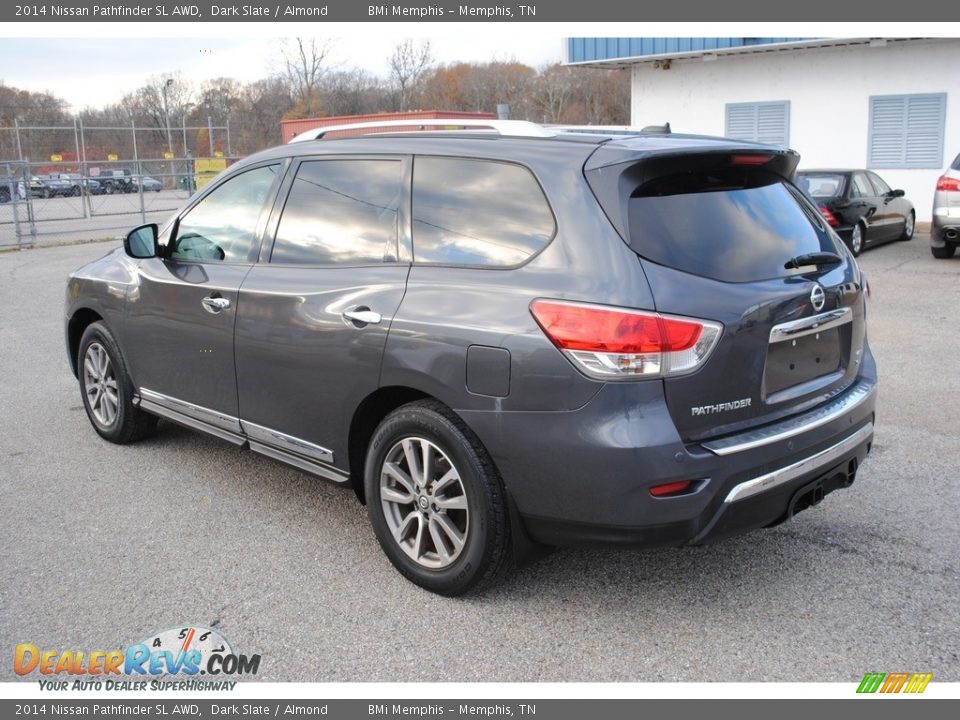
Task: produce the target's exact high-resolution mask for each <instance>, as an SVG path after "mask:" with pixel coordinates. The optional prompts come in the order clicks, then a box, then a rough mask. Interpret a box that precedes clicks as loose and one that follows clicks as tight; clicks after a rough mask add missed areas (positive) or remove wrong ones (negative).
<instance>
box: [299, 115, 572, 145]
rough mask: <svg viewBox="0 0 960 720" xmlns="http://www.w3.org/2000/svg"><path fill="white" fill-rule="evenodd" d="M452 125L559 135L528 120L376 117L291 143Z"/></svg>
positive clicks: (514, 134) (516, 134) (326, 129)
mask: <svg viewBox="0 0 960 720" xmlns="http://www.w3.org/2000/svg"><path fill="white" fill-rule="evenodd" d="M438 125H442V126H452V127H453V128H489V129H490V130H494V131H495V132H498V133H499V134H500V135H507V136H512V137H541V138H546V137H556V135H557V133H556V132H555V131H554V130H553V129H552V128H546V127H544V126H543V125H537V124H536V123H532V122H528V121H526V120H493V119H490V120H485V119H482V118H417V119H408V120H374V121H372V122H362V123H349V124H347V125H328V126H326V127H319V128H315V129H313V130H307V131H306V132H302V133H300V134H299V135H296V136H295V137H293V138H292V139H291V140H290V141H289V142H291V143H296V142H307V141H309V140H320V139H322V138H323V136H324V135H326V134H328V133H333V132H342V131H344V130H373V129H376V128H417V127H419V128H426V127H436V126H438Z"/></svg>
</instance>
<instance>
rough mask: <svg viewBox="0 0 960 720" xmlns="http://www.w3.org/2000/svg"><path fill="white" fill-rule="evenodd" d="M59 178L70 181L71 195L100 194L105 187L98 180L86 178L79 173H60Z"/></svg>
mask: <svg viewBox="0 0 960 720" xmlns="http://www.w3.org/2000/svg"><path fill="white" fill-rule="evenodd" d="M57 178H59V179H60V180H64V181H66V182H68V183H70V194H71V195H82V194H84V193H86V194H87V195H99V194H100V193H102V192H103V188H102V187H101V185H100V182H99V181H98V180H94V179H93V178H85V177H83V176H82V175H79V174H77V173H60V174H59V175H57Z"/></svg>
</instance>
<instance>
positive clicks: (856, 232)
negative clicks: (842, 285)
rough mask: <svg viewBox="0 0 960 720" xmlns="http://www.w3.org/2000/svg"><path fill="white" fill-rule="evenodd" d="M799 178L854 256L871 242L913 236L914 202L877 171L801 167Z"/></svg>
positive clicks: (907, 238)
mask: <svg viewBox="0 0 960 720" xmlns="http://www.w3.org/2000/svg"><path fill="white" fill-rule="evenodd" d="M796 182H797V185H799V186H800V188H801V189H802V190H804V191H806V192H807V193H808V194H809V195H810V196H811V197H812V198H813V199H814V201H815V202H816V203H817V205H818V206H819V208H820V212H821V213H822V214H823V217H824V218H825V219H826V221H827V222H828V223H829V224H830V227H832V228H833V229H834V230H835V231H836V232H837V234H838V235H839V236H840V237H841V238H843V241H844V242H845V243H846V244H847V247H849V248H850V252H852V253H853V254H854V256H857V255H859V254H860V253H861V252H862V251H863V250H864V248H866V247H867V246H869V245H875V244H878V243H883V242H889V241H891V240H909V239H910V238H912V237H913V229H914V226H915V225H916V217H917V215H916V212H915V211H914V208H913V203H911V202H910V201H909V200H907V198H905V197H904V192H903V190H891V189H890V186H889V185H888V184H887V183H886V182H885V181H884V180H883V179H882V178H881V177H880V176H879V175H877V174H876V173H875V172H872V171H870V170H800V171H798V172H797V176H796Z"/></svg>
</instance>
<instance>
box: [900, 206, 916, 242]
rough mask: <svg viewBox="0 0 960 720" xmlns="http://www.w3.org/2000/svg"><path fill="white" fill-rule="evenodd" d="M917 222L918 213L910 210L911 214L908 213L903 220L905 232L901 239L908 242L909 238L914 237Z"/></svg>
mask: <svg viewBox="0 0 960 720" xmlns="http://www.w3.org/2000/svg"><path fill="white" fill-rule="evenodd" d="M916 224H917V215H916V213H914V211H913V210H911V211H910V214H909V215H907V217H906V219H905V220H904V221H903V233H902V234H901V235H900V240H903V241H904V242H906V241H907V240H912V239H913V229H914V227H915V226H916Z"/></svg>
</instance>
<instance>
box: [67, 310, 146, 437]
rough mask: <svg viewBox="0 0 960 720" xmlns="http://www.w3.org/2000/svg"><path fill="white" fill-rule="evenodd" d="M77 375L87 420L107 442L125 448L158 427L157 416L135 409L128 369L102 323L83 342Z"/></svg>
mask: <svg viewBox="0 0 960 720" xmlns="http://www.w3.org/2000/svg"><path fill="white" fill-rule="evenodd" d="M77 371H78V372H77V374H78V375H79V376H80V378H79V380H80V395H81V396H82V398H83V407H84V408H85V409H86V411H87V418H88V419H89V420H90V424H91V425H93V429H94V430H96V431H97V433H98V434H99V435H100V437H102V438H103V439H104V440H109V441H110V442H113V443H117V444H120V445H124V444H126V443H131V442H136V441H137V440H141V439H142V438H145V437H146V436H148V435H149V434H150V433H152V432H153V431H154V429H155V428H156V427H157V417H156V416H155V415H150V414H149V413H146V412H143V411H142V410H140V408H138V407H135V406H134V405H133V394H134V391H133V383H132V381H131V380H130V375H129V373H128V372H127V366H126V365H125V364H124V362H123V356H122V355H121V354H120V350H119V348H118V347H117V342H116V340H114V339H113V335H112V334H111V333H110V330H109V329H108V328H107V326H106V325H104V324H103V323H102V322H95V323H92V324H91V325H90V326H88V327H87V329H86V330H85V331H84V333H83V337H81V338H80V349H79V351H78V352H77Z"/></svg>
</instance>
